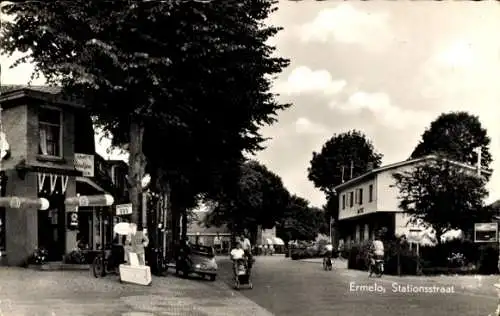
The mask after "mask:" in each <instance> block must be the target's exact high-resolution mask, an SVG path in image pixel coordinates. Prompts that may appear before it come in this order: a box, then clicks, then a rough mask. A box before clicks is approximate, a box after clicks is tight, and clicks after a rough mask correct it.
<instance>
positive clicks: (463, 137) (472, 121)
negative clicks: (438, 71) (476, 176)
mask: <svg viewBox="0 0 500 316" xmlns="http://www.w3.org/2000/svg"><path fill="white" fill-rule="evenodd" d="M489 145H490V138H489V137H488V134H487V132H486V129H484V128H483V127H482V125H481V122H480V121H479V118H478V117H477V116H474V115H471V114H469V113H467V112H450V113H443V114H441V115H439V116H438V117H437V118H436V119H435V120H434V121H433V122H432V123H431V125H430V127H429V128H428V129H426V130H425V132H424V134H423V135H422V139H421V141H420V142H419V144H418V145H417V147H415V149H414V150H413V152H412V154H411V158H418V157H422V156H426V155H430V154H438V155H440V156H444V157H447V158H449V159H451V160H455V161H460V162H464V163H468V164H471V165H472V164H476V163H477V158H478V157H477V152H476V151H475V149H476V148H481V154H482V155H481V165H482V166H483V167H484V168H488V167H489V166H490V164H491V162H492V160H493V158H492V156H491V153H490V150H489Z"/></svg>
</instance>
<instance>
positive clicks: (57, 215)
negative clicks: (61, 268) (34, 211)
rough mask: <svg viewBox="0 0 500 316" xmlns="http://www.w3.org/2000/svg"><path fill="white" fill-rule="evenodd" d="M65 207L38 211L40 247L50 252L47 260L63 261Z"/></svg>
mask: <svg viewBox="0 0 500 316" xmlns="http://www.w3.org/2000/svg"><path fill="white" fill-rule="evenodd" d="M64 215H65V209H64V205H63V207H59V208H51V209H48V210H44V211H42V210H39V211H38V247H39V248H44V249H46V250H47V252H48V260H47V261H61V260H62V259H63V255H64V250H65V249H64V248H65V226H64V225H65V217H64Z"/></svg>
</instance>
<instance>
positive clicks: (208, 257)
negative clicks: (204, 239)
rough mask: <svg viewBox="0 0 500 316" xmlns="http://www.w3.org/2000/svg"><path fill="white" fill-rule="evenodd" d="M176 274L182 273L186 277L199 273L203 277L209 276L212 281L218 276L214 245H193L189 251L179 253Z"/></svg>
mask: <svg viewBox="0 0 500 316" xmlns="http://www.w3.org/2000/svg"><path fill="white" fill-rule="evenodd" d="M175 272H176V274H180V273H182V275H183V276H184V277H187V276H188V275H189V274H197V275H199V276H201V277H202V278H205V277H208V278H209V279H210V281H215V279H216V278H217V262H216V261H215V252H214V249H213V248H212V247H207V246H201V245H191V246H190V247H189V250H188V251H187V253H185V254H182V255H179V256H178V257H177V262H176V266H175Z"/></svg>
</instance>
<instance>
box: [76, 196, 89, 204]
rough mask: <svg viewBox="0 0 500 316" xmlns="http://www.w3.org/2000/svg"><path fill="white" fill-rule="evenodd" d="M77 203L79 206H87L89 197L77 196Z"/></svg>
mask: <svg viewBox="0 0 500 316" xmlns="http://www.w3.org/2000/svg"><path fill="white" fill-rule="evenodd" d="M78 204H79V205H80V206H89V199H88V197H86V196H84V195H82V196H80V197H79V198H78Z"/></svg>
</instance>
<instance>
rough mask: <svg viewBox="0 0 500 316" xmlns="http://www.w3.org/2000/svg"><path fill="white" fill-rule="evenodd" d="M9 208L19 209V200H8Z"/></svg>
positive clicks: (16, 198) (13, 198)
mask: <svg viewBox="0 0 500 316" xmlns="http://www.w3.org/2000/svg"><path fill="white" fill-rule="evenodd" d="M9 206H10V207H11V208H20V207H21V199H20V198H18V197H16V196H14V197H12V198H11V199H10V202H9Z"/></svg>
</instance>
